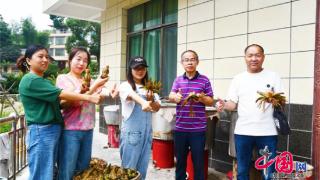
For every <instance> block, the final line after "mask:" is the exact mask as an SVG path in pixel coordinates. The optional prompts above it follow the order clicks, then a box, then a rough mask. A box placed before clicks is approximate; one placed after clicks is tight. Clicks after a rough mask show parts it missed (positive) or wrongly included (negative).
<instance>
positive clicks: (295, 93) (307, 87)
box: [290, 78, 313, 105]
mask: <svg viewBox="0 0 320 180" xmlns="http://www.w3.org/2000/svg"><path fill="white" fill-rule="evenodd" d="M290 103H293V104H305V105H311V104H313V78H302V79H291V86H290Z"/></svg>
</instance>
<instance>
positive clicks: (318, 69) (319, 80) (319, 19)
mask: <svg viewBox="0 0 320 180" xmlns="http://www.w3.org/2000/svg"><path fill="white" fill-rule="evenodd" d="M316 6H317V11H316V34H315V58H314V91H313V95H314V96H313V97H314V98H313V111H312V112H313V114H312V118H313V123H312V124H313V127H312V130H313V133H312V164H313V166H314V171H313V173H314V179H320V0H317V5H316Z"/></svg>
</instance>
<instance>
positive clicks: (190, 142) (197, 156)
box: [174, 131, 206, 180]
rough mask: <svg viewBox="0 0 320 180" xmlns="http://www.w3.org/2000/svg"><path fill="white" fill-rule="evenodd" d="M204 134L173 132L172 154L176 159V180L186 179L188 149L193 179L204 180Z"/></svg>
mask: <svg viewBox="0 0 320 180" xmlns="http://www.w3.org/2000/svg"><path fill="white" fill-rule="evenodd" d="M205 142H206V135H205V132H178V131H175V132H174V152H175V155H176V158H177V165H176V180H185V179H186V168H187V156H188V152H189V147H190V150H191V157H192V163H193V171H194V179H195V180H204V146H205Z"/></svg>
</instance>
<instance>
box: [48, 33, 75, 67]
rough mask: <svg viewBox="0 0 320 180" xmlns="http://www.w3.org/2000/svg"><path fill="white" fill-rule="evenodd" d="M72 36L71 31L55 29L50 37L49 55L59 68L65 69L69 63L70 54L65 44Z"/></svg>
mask: <svg viewBox="0 0 320 180" xmlns="http://www.w3.org/2000/svg"><path fill="white" fill-rule="evenodd" d="M69 36H71V32H70V31H69V30H58V29H53V30H52V31H51V33H50V35H49V45H50V47H49V55H50V56H51V57H52V58H53V59H54V60H55V61H57V62H58V66H59V68H61V69H63V68H65V66H66V64H67V61H68V53H67V51H66V47H65V44H66V42H67V38H68V37H69Z"/></svg>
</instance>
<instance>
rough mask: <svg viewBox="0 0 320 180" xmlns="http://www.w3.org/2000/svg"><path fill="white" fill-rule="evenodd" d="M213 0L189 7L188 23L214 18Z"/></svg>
mask: <svg viewBox="0 0 320 180" xmlns="http://www.w3.org/2000/svg"><path fill="white" fill-rule="evenodd" d="M213 14H214V8H213V1H208V2H205V3H202V4H199V5H196V6H192V7H189V9H188V24H193V23H197V22H202V21H206V20H210V19H213Z"/></svg>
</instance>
